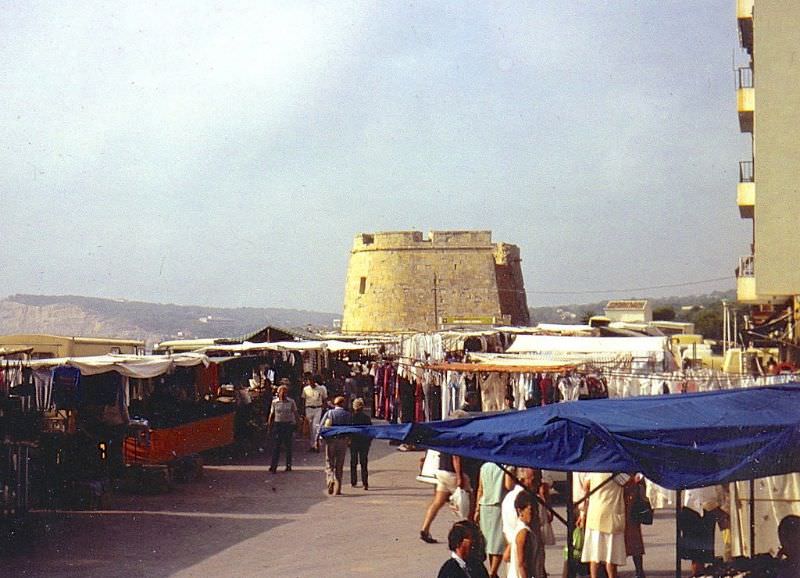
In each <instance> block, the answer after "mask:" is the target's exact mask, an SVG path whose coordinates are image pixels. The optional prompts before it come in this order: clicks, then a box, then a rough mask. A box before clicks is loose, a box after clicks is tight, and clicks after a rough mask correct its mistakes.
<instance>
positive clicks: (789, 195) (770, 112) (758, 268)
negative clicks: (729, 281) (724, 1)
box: [736, 0, 800, 305]
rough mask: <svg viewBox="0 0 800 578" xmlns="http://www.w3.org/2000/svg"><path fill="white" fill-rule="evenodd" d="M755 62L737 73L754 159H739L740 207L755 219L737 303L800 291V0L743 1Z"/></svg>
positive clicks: (743, 26) (740, 9)
mask: <svg viewBox="0 0 800 578" xmlns="http://www.w3.org/2000/svg"><path fill="white" fill-rule="evenodd" d="M736 11H737V21H738V25H739V36H740V39H741V43H742V47H743V49H744V50H745V51H746V52H747V54H748V55H749V60H750V62H749V65H748V66H744V67H741V68H739V70H738V74H737V99H736V100H737V109H738V114H739V124H740V128H741V130H742V132H745V133H748V134H750V135H751V137H752V157H751V158H748V159H744V160H742V161H741V162H740V164H739V183H738V185H737V192H736V198H737V204H738V206H739V212H740V214H741V216H742V217H743V218H746V219H752V220H753V239H752V252H751V254H749V255H744V256H742V257H741V258H740V259H739V265H738V268H737V300H738V301H739V302H740V303H746V304H753V305H755V304H782V303H784V302H786V301H787V300H789V299H791V298H792V297H793V296H795V295H798V294H800V266H798V265H800V259H798V252H797V249H796V247H797V246H798V245H799V244H800V139H798V138H797V129H798V128H800V106H798V103H799V102H800V59H798V58H797V30H798V29H800V3H798V2H795V1H792V0H737V5H736Z"/></svg>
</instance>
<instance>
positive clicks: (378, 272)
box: [342, 231, 527, 332]
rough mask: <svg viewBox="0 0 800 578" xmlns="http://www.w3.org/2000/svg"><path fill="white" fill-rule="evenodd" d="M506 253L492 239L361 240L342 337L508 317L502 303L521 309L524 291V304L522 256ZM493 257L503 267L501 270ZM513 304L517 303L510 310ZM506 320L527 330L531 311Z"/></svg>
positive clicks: (453, 235)
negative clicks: (450, 319)
mask: <svg viewBox="0 0 800 578" xmlns="http://www.w3.org/2000/svg"><path fill="white" fill-rule="evenodd" d="M503 245H504V244H503ZM504 247H505V248H502V249H501V248H500V247H499V246H498V247H496V246H495V245H494V244H493V243H492V234H491V232H490V231H433V232H431V233H430V234H429V235H428V236H425V235H423V234H422V233H421V232H419V231H401V232H386V233H368V234H359V235H357V236H356V238H355V240H354V242H353V249H352V251H351V254H350V263H349V266H348V270H347V279H346V282H345V301H344V311H343V316H342V331H346V332H384V331H431V330H435V329H437V327H438V325H437V319H440V318H441V317H476V316H488V317H496V318H498V320H500V319H501V318H502V316H503V314H504V313H505V312H506V311H508V310H507V309H505V308H504V307H503V306H501V300H503V303H504V304H506V301H508V302H509V303H512V305H516V306H517V307H519V304H520V302H521V300H520V297H519V294H518V293H517V292H518V291H519V290H522V291H523V293H522V299H524V285H523V283H522V270H521V268H520V265H519V249H518V248H517V247H514V246H513V245H504ZM496 252H497V254H498V255H499V256H500V257H502V262H498V263H496V261H495V255H496ZM498 271H499V273H500V275H501V277H502V279H501V280H500V286H501V288H502V289H503V292H502V293H501V292H500V291H499V290H498ZM501 294H502V295H508V296H509V298H502V299H501ZM511 296H516V297H514V300H513V302H512V301H509V299H510V298H511ZM525 303H526V302H525ZM507 306H511V305H507ZM507 314H508V315H510V318H511V319H515V318H516V319H524V320H525V322H527V303H526V304H525V307H524V314H523V313H521V312H518V311H516V310H515V311H514V313H513V314H511V313H510V311H509V313H507Z"/></svg>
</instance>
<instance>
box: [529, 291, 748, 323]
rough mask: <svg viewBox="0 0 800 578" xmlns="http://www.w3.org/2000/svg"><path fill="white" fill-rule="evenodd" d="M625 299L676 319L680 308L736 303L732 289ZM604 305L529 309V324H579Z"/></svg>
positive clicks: (593, 304) (597, 303) (600, 312)
mask: <svg viewBox="0 0 800 578" xmlns="http://www.w3.org/2000/svg"><path fill="white" fill-rule="evenodd" d="M625 299H647V300H648V301H650V305H651V306H652V308H653V309H654V310H655V309H659V308H662V307H671V308H672V309H674V310H675V311H676V312H677V313H679V315H678V317H680V309H681V308H682V307H700V308H706V307H711V306H713V305H717V304H719V302H720V301H722V300H723V299H726V300H728V301H736V290H734V289H732V290H730V291H714V292H712V293H707V294H704V295H690V296H683V297H663V298H661V297H659V298H647V297H626V298H625ZM606 303H608V300H605V301H598V302H596V303H584V304H570V305H558V306H555V307H531V308H530V312H531V324H533V325H535V324H536V323H566V324H575V323H581V321H582V319H583V318H584V317H585V316H586V315H588V314H592V315H602V314H603V308H604V307H605V306H606Z"/></svg>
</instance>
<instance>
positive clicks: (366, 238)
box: [361, 233, 375, 245]
mask: <svg viewBox="0 0 800 578" xmlns="http://www.w3.org/2000/svg"><path fill="white" fill-rule="evenodd" d="M361 242H362V243H364V244H365V245H372V244H373V243H374V242H375V235H367V234H366V233H364V234H362V235H361Z"/></svg>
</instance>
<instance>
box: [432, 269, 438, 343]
mask: <svg viewBox="0 0 800 578" xmlns="http://www.w3.org/2000/svg"><path fill="white" fill-rule="evenodd" d="M437 292H438V288H437V280H436V273H434V274H433V327H434V329H435V330H436V331H438V330H439V296H438V294H437Z"/></svg>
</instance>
